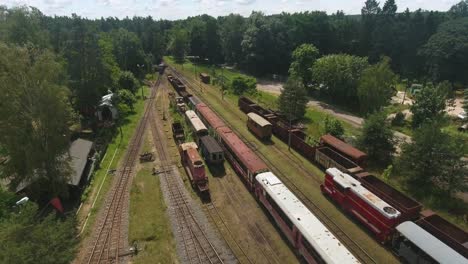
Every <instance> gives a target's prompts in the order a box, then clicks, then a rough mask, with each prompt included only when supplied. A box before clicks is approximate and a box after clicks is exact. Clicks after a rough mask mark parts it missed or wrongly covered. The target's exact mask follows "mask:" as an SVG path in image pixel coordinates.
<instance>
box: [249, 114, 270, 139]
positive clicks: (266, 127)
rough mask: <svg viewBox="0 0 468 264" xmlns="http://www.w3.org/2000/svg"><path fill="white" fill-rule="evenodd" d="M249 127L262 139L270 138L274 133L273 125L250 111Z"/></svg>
mask: <svg viewBox="0 0 468 264" xmlns="http://www.w3.org/2000/svg"><path fill="white" fill-rule="evenodd" d="M247 116H248V120H247V128H248V129H249V131H251V132H252V133H253V134H254V135H255V136H257V137H258V138H260V139H261V140H269V139H270V138H271V133H272V125H271V123H270V122H268V121H267V120H266V119H265V118H263V117H261V116H259V115H257V114H255V113H248V114H247Z"/></svg>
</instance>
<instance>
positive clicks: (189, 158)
mask: <svg viewBox="0 0 468 264" xmlns="http://www.w3.org/2000/svg"><path fill="white" fill-rule="evenodd" d="M197 149H198V146H197V144H196V143H195V142H187V143H182V144H180V147H179V151H180V157H181V160H182V164H183V166H184V169H185V171H186V172H187V175H188V176H189V179H190V183H191V184H192V187H193V188H194V189H196V190H198V191H199V192H200V193H208V192H209V188H208V177H207V176H206V173H205V166H204V165H203V161H202V159H201V157H200V155H199V154H198V151H197Z"/></svg>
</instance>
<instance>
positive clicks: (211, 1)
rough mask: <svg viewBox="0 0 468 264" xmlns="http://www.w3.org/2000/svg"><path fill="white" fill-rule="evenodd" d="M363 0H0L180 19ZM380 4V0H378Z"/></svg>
mask: <svg viewBox="0 0 468 264" xmlns="http://www.w3.org/2000/svg"><path fill="white" fill-rule="evenodd" d="M459 1H460V0H396V3H397V6H398V11H404V10H405V9H406V8H407V7H408V8H409V9H410V10H411V11H413V10H416V9H419V8H421V9H425V10H438V11H447V10H448V9H449V8H450V7H451V6H452V5H454V4H456V3H458V2H459ZM364 2H365V0H0V5H6V6H7V7H12V6H18V5H27V6H34V7H37V8H39V9H40V10H41V11H42V12H43V13H44V14H46V15H68V16H70V15H71V14H72V13H75V14H77V15H79V16H83V17H87V18H100V17H109V16H112V17H119V18H124V17H127V16H128V17H133V16H152V17H153V18H155V19H169V20H175V19H183V18H186V17H188V16H196V15H200V14H209V15H211V16H214V17H216V16H222V15H228V14H230V13H237V14H241V15H243V16H248V15H249V14H250V13H251V12H252V11H253V10H255V11H262V12H264V13H265V14H278V13H281V12H300V11H315V10H320V11H326V12H327V13H329V14H331V13H334V12H336V11H337V10H343V11H344V12H345V14H360V12H361V8H362V6H363V4H364ZM380 2H381V3H382V4H381V5H383V2H384V0H380Z"/></svg>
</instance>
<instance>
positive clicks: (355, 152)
mask: <svg viewBox="0 0 468 264" xmlns="http://www.w3.org/2000/svg"><path fill="white" fill-rule="evenodd" d="M320 139H321V140H322V141H324V142H325V143H327V144H328V145H330V146H333V147H334V148H336V149H337V150H339V151H340V152H342V153H344V154H346V155H347V156H350V157H352V158H353V159H362V158H365V157H367V154H366V153H364V152H362V151H360V150H359V149H357V148H355V147H353V146H351V145H349V144H347V143H345V142H343V141H341V140H339V139H338V138H336V137H334V136H332V135H330V134H327V135H324V136H322V137H321V138H320Z"/></svg>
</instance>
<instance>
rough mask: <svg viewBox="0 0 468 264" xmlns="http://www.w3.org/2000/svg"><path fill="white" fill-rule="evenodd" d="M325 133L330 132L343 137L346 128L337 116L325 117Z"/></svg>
mask: <svg viewBox="0 0 468 264" xmlns="http://www.w3.org/2000/svg"><path fill="white" fill-rule="evenodd" d="M324 128H325V134H330V135H332V136H334V137H337V138H343V135H344V128H343V125H342V124H341V122H340V121H338V120H336V119H335V118H331V117H328V116H327V117H325V120H324Z"/></svg>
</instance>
